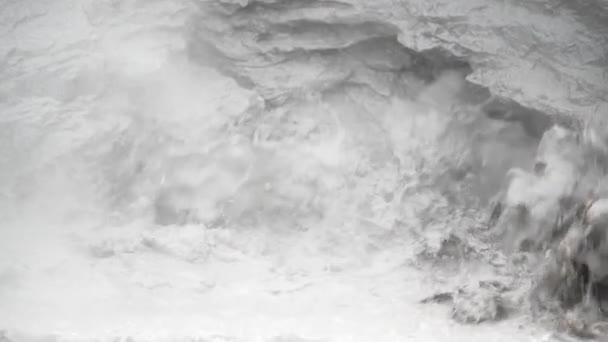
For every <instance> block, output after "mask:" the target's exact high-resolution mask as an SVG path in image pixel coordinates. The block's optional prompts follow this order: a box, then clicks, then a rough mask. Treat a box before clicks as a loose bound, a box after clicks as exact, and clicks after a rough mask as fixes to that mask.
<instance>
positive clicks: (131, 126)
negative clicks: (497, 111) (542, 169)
mask: <svg viewBox="0 0 608 342" xmlns="http://www.w3.org/2000/svg"><path fill="white" fill-rule="evenodd" d="M477 2H479V3H480V4H482V3H485V2H487V1H477ZM434 3H435V4H431V3H429V4H426V2H425V3H424V4H422V2H421V3H420V4H418V2H417V1H403V2H397V1H384V2H378V3H374V4H366V3H363V4H359V3H346V2H344V3H342V2H334V1H290V2H288V1H259V2H248V1H241V2H237V1H234V2H232V1H199V2H192V1H171V2H169V1H135V0H103V1H94V0H91V1H68V0H61V1H58V0H56V1H5V2H4V3H3V4H2V5H1V11H0V23H1V25H2V27H3V29H2V31H1V32H2V33H1V36H0V61H1V62H0V63H1V65H2V68H1V69H0V80H1V81H2V82H0V132H1V133H0V157H1V159H0V185H1V187H0V189H1V190H2V192H0V209H1V211H0V219H1V220H2V221H1V222H2V225H1V226H0V330H2V329H5V330H4V334H5V335H4V336H5V337H6V339H9V340H10V341H22V340H23V341H27V340H33V341H39V340H41V341H46V340H49V341H50V340H61V341H64V340H65V341H83V340H86V341H89V340H116V339H118V340H121V339H124V340H125V341H126V340H127V338H131V339H132V340H134V341H140V340H141V341H148V340H150V341H152V340H153V341H169V340H179V341H182V340H183V341H190V340H202V341H403V340H436V341H445V340H447V339H455V340H462V341H465V340H466V341H475V340H479V341H482V340H483V341H485V340H491V341H513V340H517V341H526V340H530V341H532V340H539V339H541V338H543V336H545V335H547V334H548V331H545V328H544V327H542V326H539V325H536V324H535V323H533V322H532V321H531V319H530V318H529V317H528V314H527V312H526V311H525V310H520V311H515V312H514V313H513V314H512V315H510V317H509V319H507V320H503V321H500V322H495V323H487V324H482V325H479V326H474V325H463V324H459V323H456V322H454V321H452V320H450V313H449V310H448V309H447V308H446V307H442V306H436V305H423V304H421V303H420V300H421V299H422V298H424V297H426V296H429V295H432V294H433V293H435V292H436V291H445V290H449V289H453V288H454V287H455V286H459V285H469V284H472V283H474V282H476V281H478V280H496V279H498V280H501V281H505V282H512V281H513V279H512V277H511V273H512V270H511V269H510V268H509V267H507V266H505V262H504V261H502V260H503V259H502V255H501V254H500V253H495V252H491V251H489V249H490V248H493V246H489V245H487V244H486V243H487V242H486V241H481V240H480V241H477V240H476V238H475V232H476V229H480V228H479V227H480V226H482V225H483V224H485V223H484V220H485V215H486V213H485V211H484V210H485V206H486V204H487V202H488V201H489V199H490V198H491V197H492V196H493V195H494V194H495V193H496V192H497V191H498V190H499V189H500V187H501V184H502V183H503V181H504V176H505V174H506V171H507V170H508V168H510V167H524V168H525V167H530V165H531V164H532V161H533V158H534V154H535V153H536V147H537V144H538V138H539V134H538V132H537V133H535V132H536V131H535V130H538V129H540V128H538V127H537V126H534V125H536V123H532V124H529V125H528V126H526V124H523V125H522V124H519V122H509V121H502V120H492V119H490V118H488V117H487V116H486V115H485V114H484V113H483V111H482V110H481V109H480V108H481V105H482V104H487V103H488V101H490V103H491V102H492V99H493V97H491V95H490V91H492V92H493V94H494V95H500V96H507V97H509V98H513V99H515V100H518V101H521V102H522V103H523V104H526V105H529V106H535V107H536V109H537V110H545V111H548V112H552V111H558V112H559V113H560V114H561V115H563V116H565V117H569V116H570V115H571V114H572V112H573V111H582V110H583V109H584V110H588V111H593V110H596V111H597V110H602V108H604V107H602V106H605V101H604V102H602V101H603V100H601V99H602V98H605V94H606V89H605V86H604V84H603V83H602V81H601V80H598V79H596V78H597V77H601V76H598V75H601V73H597V72H596V71H597V70H601V65H600V66H596V64H597V63H596V64H593V63H591V62H590V64H588V65H587V64H586V66H584V67H583V66H581V67H580V68H579V69H581V70H579V73H578V74H577V73H575V72H574V71H573V69H570V68H564V69H563V70H566V71H568V72H564V74H562V76H561V77H563V79H562V80H560V81H555V82H554V81H553V80H551V81H550V82H549V81H546V80H544V79H543V80H541V78H542V77H544V76H547V74H548V73H549V72H548V71H547V68H552V67H554V66H555V65H557V64H558V63H562V62H563V61H555V60H553V61H552V60H548V59H546V60H544V62H540V63H539V67H538V68H536V69H530V70H534V71H530V74H529V75H528V76H529V77H526V78H518V79H515V78H514V77H512V75H513V73H514V72H516V71H517V70H521V69H517V68H518V67H520V66H518V63H523V62H522V61H523V60H524V59H517V58H516V57H513V56H512V55H510V53H511V52H512V51H514V50H513V49H518V50H520V51H523V50H526V49H527V48H526V49H524V48H523V47H518V46H513V45H512V43H513V41H517V39H516V37H512V36H510V35H509V34H503V35H500V34H493V35H491V37H485V38H484V40H475V39H473V38H471V36H475V34H477V33H479V32H478V31H480V30H483V28H477V31H472V32H473V33H475V34H471V36H468V35H466V34H462V35H459V34H457V33H458V27H460V30H467V29H468V28H471V27H473V26H475V25H482V26H483V25H485V24H486V23H484V20H488V21H492V20H491V19H490V18H495V19H496V20H495V21H493V22H492V24H491V25H496V26H497V27H498V26H500V25H499V24H501V23H503V22H504V21H505V20H507V19H504V18H502V17H500V15H499V14H497V13H496V12H497V11H499V9H497V7H492V6H491V5H489V4H488V5H485V4H482V5H483V6H482V5H479V7H478V8H477V7H476V11H478V12H471V13H481V14H479V16H477V15H476V14H471V16H470V17H468V19H467V18H465V17H458V13H461V12H465V11H469V10H470V8H468V7H469V6H471V5H470V4H467V5H466V6H465V5H463V6H462V8H460V7H459V8H456V7H454V6H453V5H449V4H448V3H446V4H443V3H442V2H439V1H436V2H434ZM471 3H472V2H471ZM484 6H485V7H484ZM495 6H498V5H495ZM504 6H508V8H509V9H510V10H512V11H514V12H518V13H519V12H522V13H524V12H525V13H526V14H527V15H530V16H532V17H530V18H531V19H530V20H532V18H537V17H535V16H541V14H539V13H544V12H542V11H540V12H539V11H537V9H536V8H535V7H534V6H532V5H528V6H532V8H531V9H527V10H526V8H527V6H526V5H525V4H521V5H519V4H515V3H514V4H513V5H504ZM597 6H599V7H598V8H602V7H601V6H602V3H600V2H598V3H597ZM584 9H585V11H587V10H588V9H587V7H584ZM562 10H563V11H564V12H559V13H561V14H560V15H561V17H560V16H559V15H558V16H557V18H558V19H549V17H548V16H547V15H543V16H541V17H539V18H541V19H542V20H547V21H548V23H547V25H546V26H542V25H541V26H542V30H540V31H539V32H540V33H539V36H540V35H542V34H543V33H546V34H548V33H547V32H549V31H551V30H552V29H555V28H556V27H559V28H560V29H561V30H563V31H564V32H570V31H571V29H572V28H573V27H574V30H579V29H580V30H582V28H585V25H588V26H589V28H585V32H588V34H587V35H584V36H585V37H587V38H588V39H592V38H594V37H601V34H599V33H597V32H601V30H600V29H603V28H604V27H605V25H604V21H603V19H605V17H602V14H601V13H603V12H601V11H597V14H596V15H595V16H586V17H585V16H582V17H584V18H590V19H589V21H578V20H575V19H564V18H570V17H568V15H570V14H571V13H570V12H568V11H571V9H569V8H565V9H557V8H556V9H555V11H562ZM526 11H528V12H526ZM417 12H419V13H418V14H416V13H417ZM407 13H409V16H407V15H406V14H407ZM421 13H422V14H421ZM433 13H434V14H435V16H433ZM446 13H451V14H450V15H449V16H445V15H446ZM556 13H557V12H556ZM423 14H424V15H423ZM482 14H483V16H482ZM554 14H555V13H554ZM513 15H515V14H513ZM444 16H445V17H444ZM452 16H456V17H455V19H454V18H452ZM414 17H416V18H418V19H416V20H417V21H420V22H421V24H420V25H421V26H420V27H418V28H414V27H416V25H418V24H416V23H415V22H414V19H413V18H414ZM442 17H444V19H442ZM450 18H451V19H450ZM482 18H486V19H482ZM524 18H525V17H524ZM560 18H561V19H560ZM572 18H575V17H572ZM423 19H424V20H423ZM408 20H409V21H408ZM425 20H427V21H428V22H425ZM443 20H447V21H445V22H444V21H443ZM521 20H528V19H521ZM542 20H541V21H542ZM554 20H562V21H554ZM541 21H535V22H537V23H539V24H538V25H540V22H541ZM444 24H445V25H448V26H450V25H455V26H454V27H451V26H450V30H449V31H441V29H440V26H442V25H444ZM568 25H571V26H568ZM593 25H595V26H593ZM429 26H432V27H433V30H431V31H434V32H435V34H434V35H432V39H431V38H429V37H428V34H429V32H430V31H429ZM596 27H600V29H598V30H596V31H594V29H595V28H596ZM405 28H410V30H406V29H405ZM517 30H518V29H514V31H512V32H514V33H517V32H518V31H517ZM496 31H499V32H500V31H501V30H500V29H498V28H497V29H496ZM509 32H511V31H509ZM507 33H508V32H507ZM552 34H554V35H556V36H557V35H558V33H556V32H554V33H552ZM445 35H449V37H446V36H445ZM522 35H523V33H522ZM452 36H454V37H452ZM421 37H426V38H425V40H420V38H421ZM450 37H451V38H450ZM476 37H477V38H479V37H480V36H476ZM497 37H498V38H497ZM500 37H502V38H500ZM505 37H506V38H505ZM518 37H519V38H520V39H523V38H521V37H522V36H518ZM552 38H554V36H551V37H549V36H545V37H542V39H546V40H547V41H552V42H554V43H555V42H557V41H558V40H557V39H556V40H552ZM562 38H563V37H562ZM450 39H456V40H458V41H459V43H460V44H461V46H458V47H455V46H454V44H452V43H450V42H449V40H450ZM537 39H541V38H538V37H537ZM412 42H416V44H413V43H412ZM505 42H507V43H505ZM518 42H519V43H518V44H524V42H523V41H518ZM541 43H542V41H541ZM579 43H580V44H583V45H584V44H589V46H591V45H592V44H591V43H589V42H587V41H586V40H581V41H580V42H579ZM475 45H479V46H477V47H476V46H475ZM524 45H525V44H524ZM532 45H533V44H532ZM541 45H542V44H541ZM604 45H605V44H604ZM435 46H442V47H443V48H445V49H448V50H449V49H451V51H448V50H445V49H444V50H429V51H425V52H422V53H420V52H417V51H415V50H425V49H426V48H430V47H435ZM547 46H549V45H547ZM599 46H600V47H599V48H598V47H596V46H595V45H594V47H593V48H589V49H584V47H583V48H580V47H579V49H583V50H584V51H586V52H585V53H586V54H588V55H589V56H588V58H587V57H585V58H583V59H584V60H590V61H594V58H596V57H597V56H600V55H601V54H602V52H601V51H599V50H600V49H601V48H602V46H603V45H602V44H599ZM559 48H560V46H559V44H557V45H556V47H555V49H559ZM411 49H415V50H411ZM458 51H460V54H459V53H458ZM539 51H541V52H542V53H546V52H545V51H547V50H546V49H540V50H539ZM541 52H539V53H541ZM484 54H486V55H488V54H489V55H490V56H491V57H489V58H486V59H482V56H484ZM565 56H566V57H568V56H570V55H569V54H565ZM562 57H563V58H566V57H564V56H562ZM539 58H540V57H539ZM581 58H582V57H581ZM598 58H599V57H598ZM508 61H510V62H512V63H511V64H508V63H507V62H508ZM484 63H485V64H484ZM501 63H502V65H503V67H499V66H500V65H501ZM489 72H493V73H498V74H499V75H498V76H496V75H495V76H490V75H488V73H489ZM518 72H521V71H518ZM501 75H511V76H509V77H506V76H505V77H504V78H503V77H502V76H501ZM543 75H544V76H543ZM581 75H587V76H589V78H584V81H585V82H583V81H576V82H575V83H578V84H579V86H580V89H583V90H580V89H579V88H576V90H574V91H579V90H580V92H581V93H585V94H589V95H588V96H589V97H590V98H592V99H593V103H589V100H588V99H587V100H585V101H587V102H585V101H584V99H580V97H577V96H570V97H568V99H569V100H564V99H563V98H562V97H561V95H563V92H564V91H565V90H564V89H569V90H568V91H572V89H571V87H572V84H573V81H572V79H576V80H579V79H580V76H581ZM467 76H468V79H465V77H467ZM499 76H500V77H499ZM498 80H500V81H498ZM471 82H475V83H471ZM521 82H524V83H525V85H526V86H527V87H526V88H523V87H522V88H521V92H522V93H523V95H522V94H519V95H517V94H514V93H515V91H514V90H513V89H517V88H518V87H519V86H520V85H522V83H521ZM547 82H548V83H550V84H552V85H555V89H554V90H550V89H547V88H546V87H545V88H543V89H542V92H541V91H540V90H538V89H540V88H538V87H539V85H545V84H546V83H547ZM486 87H487V88H486ZM535 87H536V88H535ZM532 88H534V89H537V90H538V91H537V93H535V91H534V90H531V89H532ZM488 89H489V90H488ZM584 89H587V90H588V89H591V90H592V91H587V92H586V91H584ZM602 92H603V93H602ZM557 98H560V101H561V102H558V101H556V99H557ZM577 99H578V100H577ZM579 100H580V101H579ZM505 106H507V111H509V110H511V111H523V112H524V113H531V114H530V117H532V116H534V115H537V116H540V117H541V119H539V120H540V121H539V122H541V123H542V122H543V121H542V120H544V119H546V117H545V116H543V115H544V114H542V113H540V112H538V111H537V110H534V109H531V108H524V107H521V106H519V105H517V104H515V103H510V102H509V103H508V104H506V105H505ZM598 108H599V109H598ZM535 117H536V116H535ZM558 117H559V115H558ZM523 121H526V120H523ZM526 122H527V121H526ZM534 122H536V121H534ZM538 125H541V126H542V124H538ZM540 134H542V131H541V132H540ZM450 236H456V237H460V238H461V239H467V240H470V241H471V245H473V246H475V247H478V248H479V249H480V250H482V249H483V250H484V251H485V252H484V253H482V254H480V255H477V254H475V256H473V257H468V256H463V257H456V258H445V260H441V261H440V262H437V261H434V260H430V261H429V260H427V258H426V257H425V256H427V255H431V257H429V258H430V259H434V258H435V257H436V256H437V255H440V254H441V253H443V252H442V251H443V248H444V247H443V244H442V243H443V241H444V240H446V239H448V237H450ZM484 248H485V249H484ZM497 263H498V264H501V265H502V266H504V267H498V268H497V267H495V265H496V264H497ZM493 265H494V266H493ZM525 286H526V283H525V281H524V282H522V284H520V289H521V291H519V292H518V291H515V292H514V294H513V296H514V297H517V298H518V296H523V295H522V294H521V293H523V292H525ZM517 298H516V299H514V301H515V302H517V300H518V299H517ZM519 303H520V304H521V305H525V300H523V299H520V301H519ZM0 336H2V335H1V334H0ZM0 340H3V339H2V337H0ZM545 340H550V339H549V338H545Z"/></svg>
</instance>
